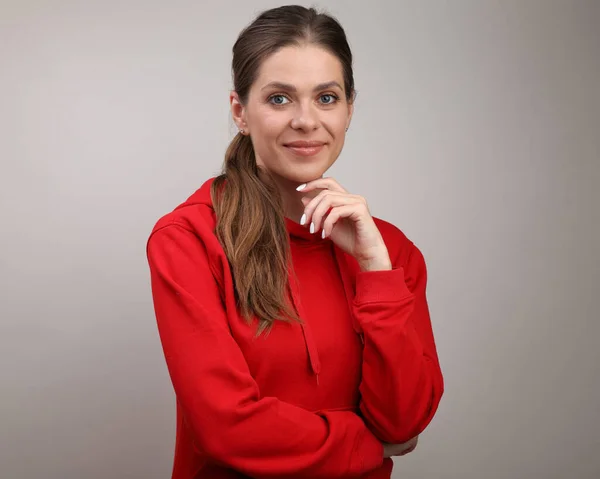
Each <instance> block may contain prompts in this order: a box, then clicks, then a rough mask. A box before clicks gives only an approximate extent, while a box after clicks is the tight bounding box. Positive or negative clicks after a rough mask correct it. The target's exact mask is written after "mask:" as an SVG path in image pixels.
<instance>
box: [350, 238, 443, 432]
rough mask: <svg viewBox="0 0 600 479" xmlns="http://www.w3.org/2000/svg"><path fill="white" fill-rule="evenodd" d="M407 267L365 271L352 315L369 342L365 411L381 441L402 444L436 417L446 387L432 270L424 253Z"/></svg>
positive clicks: (395, 264) (364, 372) (414, 254)
mask: <svg viewBox="0 0 600 479" xmlns="http://www.w3.org/2000/svg"><path fill="white" fill-rule="evenodd" d="M411 248H412V251H411V253H410V255H409V257H408V260H407V262H406V264H405V265H404V266H401V265H400V264H399V261H398V260H397V259H396V260H395V261H394V262H393V265H392V269H391V270H385V269H382V270H379V271H361V272H359V273H358V275H357V278H356V295H355V297H354V302H353V313H354V316H355V318H356V320H357V323H358V324H359V326H360V328H361V330H362V333H363V339H364V351H363V369H362V382H361V385H360V392H361V403H360V410H361V413H362V414H363V416H364V418H365V421H366V422H367V424H368V425H369V426H370V427H371V430H372V431H373V432H374V433H375V434H376V435H377V437H378V438H379V439H381V440H382V441H385V442H389V443H403V442H406V441H409V440H410V439H411V438H414V437H415V436H417V435H418V434H420V433H421V432H422V431H423V430H424V429H425V428H426V427H427V425H428V424H429V422H430V421H431V419H432V418H433V416H434V414H435V412H436V410H437V407H438V404H439V401H440V399H441V397H442V394H443V390H444V385H443V378H442V373H441V370H440V365H439V361H438V356H437V351H436V347H435V342H434V338H433V331H432V327H431V320H430V318H429V308H428V306H427V299H426V294H425V288H426V284H427V271H426V266H425V260H424V258H423V255H422V254H421V252H420V251H419V249H418V248H417V247H416V246H415V245H412V244H411Z"/></svg>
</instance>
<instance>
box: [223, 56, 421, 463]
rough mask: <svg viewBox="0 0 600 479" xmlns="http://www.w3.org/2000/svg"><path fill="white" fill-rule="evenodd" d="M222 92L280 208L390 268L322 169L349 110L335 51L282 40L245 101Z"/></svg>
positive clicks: (346, 196)
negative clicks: (304, 146) (309, 147)
mask: <svg viewBox="0 0 600 479" xmlns="http://www.w3.org/2000/svg"><path fill="white" fill-rule="evenodd" d="M353 93H354V92H353ZM352 97H353V95H352V96H351V98H352ZM229 100H230V106H231V113H232V116H233V119H234V121H235V123H236V125H237V127H238V128H239V129H240V130H243V134H244V135H250V138H251V140H252V144H253V147H254V152H255V155H256V161H257V164H258V165H259V166H262V167H264V168H265V169H267V170H268V171H269V173H270V174H271V175H272V177H273V179H274V181H275V183H276V184H277V187H278V189H279V191H280V192H281V196H282V198H283V204H284V210H285V215H286V216H287V217H288V218H290V219H292V220H294V221H297V222H299V223H300V224H302V225H304V226H305V227H307V228H310V231H311V232H313V233H314V234H320V235H321V236H322V237H329V238H330V239H331V240H332V241H333V242H334V243H335V244H336V245H337V246H338V247H339V248H340V249H342V250H343V251H345V252H346V253H348V254H350V255H352V256H353V257H354V258H356V260H357V261H358V263H359V265H360V268H361V270H362V271H381V270H390V269H392V263H391V260H390V257H389V253H388V250H387V247H386V245H385V243H384V241H383V237H382V236H381V233H380V232H379V229H378V228H377V226H376V225H375V222H374V221H373V218H372V216H371V213H370V211H369V207H368V205H367V201H366V200H365V198H363V197H362V196H360V195H355V194H351V193H350V192H348V191H346V190H345V189H344V188H343V187H342V186H341V185H340V184H339V183H338V182H337V181H336V180H335V179H334V178H330V177H324V174H325V172H326V171H327V170H328V169H329V168H330V167H331V165H333V163H335V161H336V160H337V158H338V156H339V154H340V152H341V151H342V148H343V146H344V140H345V137H346V129H347V128H348V127H349V126H350V122H351V119H352V114H353V112H354V104H353V101H348V100H347V99H346V91H345V90H344V77H343V70H342V64H341V63H340V61H339V60H338V59H337V57H336V56H335V55H332V54H331V53H329V52H328V51H326V50H324V49H322V48H320V47H318V46H315V45H310V44H309V45H303V46H290V47H285V48H282V49H281V50H279V51H278V52H276V53H274V54H273V55H271V56H270V57H268V58H267V59H266V60H265V61H264V62H263V64H262V65H261V67H260V69H259V72H258V76H257V79H256V80H255V82H254V84H253V85H252V86H251V88H250V91H249V95H248V99H247V102H246V103H245V104H242V103H241V101H240V98H239V96H238V94H237V92H235V91H232V92H231V93H230V96H229ZM296 141H317V142H322V143H323V147H322V148H321V150H320V151H319V152H318V153H317V154H315V155H312V156H305V155H300V154H298V153H297V152H295V151H294V150H291V149H290V148H289V144H290V143H292V142H296ZM286 145H288V146H286ZM417 440H418V436H417V437H415V438H413V439H411V440H410V441H407V442H406V443H403V444H384V457H391V456H401V455H404V454H408V453H409V452H411V451H412V450H414V448H415V447H416V445H417Z"/></svg>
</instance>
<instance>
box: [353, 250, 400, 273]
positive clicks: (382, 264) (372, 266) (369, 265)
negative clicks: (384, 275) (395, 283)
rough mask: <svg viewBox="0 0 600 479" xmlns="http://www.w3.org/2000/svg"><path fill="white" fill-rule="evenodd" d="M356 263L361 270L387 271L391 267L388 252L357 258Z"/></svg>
mask: <svg viewBox="0 0 600 479" xmlns="http://www.w3.org/2000/svg"><path fill="white" fill-rule="evenodd" d="M358 265H359V266H360V270H361V271H363V272H367V271H389V270H391V269H392V261H391V260H390V257H389V255H388V254H386V255H385V256H384V255H382V256H379V257H376V258H372V259H367V260H359V261H358Z"/></svg>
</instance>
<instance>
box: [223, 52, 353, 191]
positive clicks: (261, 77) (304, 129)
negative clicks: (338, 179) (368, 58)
mask: <svg viewBox="0 0 600 479" xmlns="http://www.w3.org/2000/svg"><path fill="white" fill-rule="evenodd" d="M258 73H259V74H258V77H257V79H256V81H255V82H254V84H253V85H252V87H251V89H250V92H249V95H248V100H247V102H246V104H245V105H242V104H241V103H240V101H239V98H238V96H237V94H236V93H235V92H232V93H231V96H230V100H231V110H232V114H233V118H234V120H235V122H236V124H237V126H238V128H240V129H243V130H245V133H244V134H246V135H248V134H249V135H250V137H251V139H252V143H253V146H254V151H255V155H256V161H257V163H258V165H260V166H264V167H265V168H267V169H268V170H269V171H270V173H272V174H273V175H274V176H275V177H276V178H278V177H279V178H280V179H282V180H288V181H290V182H294V183H305V182H308V181H311V180H314V179H316V178H320V177H321V176H322V175H323V174H324V173H325V171H327V170H328V169H329V167H330V166H331V165H332V164H333V163H334V162H335V160H336V159H337V157H338V156H339V154H340V152H341V150H342V147H343V145H344V138H345V130H346V128H347V127H348V126H349V125H350V119H351V117H352V111H353V105H352V103H351V102H348V101H347V100H346V92H345V90H344V77H343V72H342V65H341V63H340V61H339V60H338V59H337V57H335V56H334V55H332V54H331V53H329V52H327V51H325V50H323V49H321V48H319V47H316V46H312V45H307V46H302V47H295V46H294V47H285V48H283V49H281V50H279V51H278V52H277V53H274V54H273V55H271V56H270V57H268V58H267V59H266V60H265V61H264V62H263V64H262V65H261V68H260V70H259V72H258Z"/></svg>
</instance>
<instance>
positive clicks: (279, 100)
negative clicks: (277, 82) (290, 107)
mask: <svg viewBox="0 0 600 479" xmlns="http://www.w3.org/2000/svg"><path fill="white" fill-rule="evenodd" d="M268 101H269V103H271V104H273V105H277V106H279V105H285V104H286V102H288V101H289V99H288V98H287V97H286V96H285V95H273V96H270V97H269V100H268Z"/></svg>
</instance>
